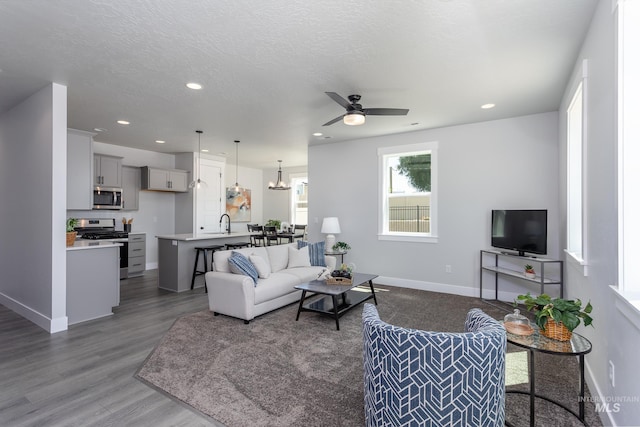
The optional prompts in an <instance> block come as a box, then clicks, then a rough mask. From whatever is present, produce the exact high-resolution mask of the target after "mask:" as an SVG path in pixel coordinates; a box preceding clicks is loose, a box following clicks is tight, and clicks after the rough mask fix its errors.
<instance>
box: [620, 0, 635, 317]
mask: <svg viewBox="0 0 640 427" xmlns="http://www.w3.org/2000/svg"><path fill="white" fill-rule="evenodd" d="M617 13H618V19H617V23H618V40H617V55H618V58H617V64H618V84H617V97H618V100H617V101H618V105H617V107H618V117H617V120H618V122H617V165H618V171H617V172H618V176H617V187H618V230H617V231H618V280H617V289H615V290H616V291H617V293H618V294H620V296H621V297H623V299H624V300H625V301H626V302H628V304H630V305H631V306H632V307H634V308H635V310H636V313H635V321H636V325H638V323H639V320H640V314H639V313H640V272H638V270H637V268H636V267H635V262H637V261H636V260H637V257H638V256H640V248H639V247H638V246H637V244H635V241H636V240H637V239H638V238H639V237H640V224H638V220H637V218H638V215H640V196H638V193H637V190H636V189H634V185H633V184H636V183H638V182H640V170H639V169H638V167H637V162H638V160H640V147H638V144H637V138H638V137H640V124H639V123H638V120H637V112H638V111H640V84H639V83H638V81H637V77H636V76H637V75H638V72H640V54H638V53H637V47H635V46H634V41H635V40H636V39H637V35H638V32H640V29H638V27H637V25H635V22H637V19H638V17H640V6H639V3H638V2H632V1H618V2H617ZM632 23H633V25H632ZM625 24H629V25H625ZM630 53H631V55H630Z"/></svg>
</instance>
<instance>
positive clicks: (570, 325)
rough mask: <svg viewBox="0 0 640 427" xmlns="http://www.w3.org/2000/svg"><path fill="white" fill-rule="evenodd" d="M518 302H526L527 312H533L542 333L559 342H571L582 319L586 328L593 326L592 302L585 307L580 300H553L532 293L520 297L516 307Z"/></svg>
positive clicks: (543, 295) (547, 296)
mask: <svg viewBox="0 0 640 427" xmlns="http://www.w3.org/2000/svg"><path fill="white" fill-rule="evenodd" d="M518 301H522V302H524V305H525V306H526V307H527V310H529V311H532V310H533V312H534V314H535V318H536V325H538V327H539V328H540V331H541V333H542V334H543V335H544V336H546V337H549V338H551V339H555V340H558V341H568V340H570V339H571V333H572V332H573V330H574V329H575V328H577V327H578V325H579V324H580V319H582V322H583V323H584V325H585V326H589V325H592V322H593V319H592V318H591V316H590V315H589V314H590V313H591V310H592V309H593V307H592V306H591V302H588V303H587V305H586V306H584V307H583V306H582V302H581V301H580V300H579V299H575V300H566V299H562V298H553V299H552V298H551V297H550V296H549V295H547V294H542V295H540V296H537V297H533V296H531V293H527V294H526V295H518V298H517V300H516V301H515V304H516V305H517V303H518ZM592 326H593V325H592Z"/></svg>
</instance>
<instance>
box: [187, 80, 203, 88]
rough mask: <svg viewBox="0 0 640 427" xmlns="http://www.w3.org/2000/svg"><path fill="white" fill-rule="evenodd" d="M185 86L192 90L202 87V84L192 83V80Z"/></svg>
mask: <svg viewBox="0 0 640 427" xmlns="http://www.w3.org/2000/svg"><path fill="white" fill-rule="evenodd" d="M187 87H188V88H189V89H193V90H200V89H202V85H201V84H199V83H193V82H191V83H187Z"/></svg>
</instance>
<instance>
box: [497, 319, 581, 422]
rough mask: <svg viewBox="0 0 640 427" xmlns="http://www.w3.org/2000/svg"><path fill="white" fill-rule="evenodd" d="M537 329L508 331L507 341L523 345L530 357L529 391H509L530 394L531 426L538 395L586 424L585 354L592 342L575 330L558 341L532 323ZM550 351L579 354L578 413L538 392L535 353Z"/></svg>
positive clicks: (555, 353) (567, 354)
mask: <svg viewBox="0 0 640 427" xmlns="http://www.w3.org/2000/svg"><path fill="white" fill-rule="evenodd" d="M532 326H533V328H534V329H535V332H534V333H533V334H532V335H528V336H524V335H515V334H512V333H509V332H507V342H509V343H511V344H513V345H516V346H518V347H522V348H524V349H526V350H527V351H528V354H529V357H528V358H527V359H528V365H529V372H530V374H529V392H526V391H520V390H511V391H507V393H518V394H528V395H529V425H531V427H533V426H535V421H536V414H535V402H536V397H537V398H539V399H544V400H546V401H547V402H551V403H553V404H554V405H557V406H559V407H561V408H563V409H564V410H566V411H567V412H569V413H571V414H573V415H574V416H575V417H576V418H578V419H579V420H580V421H581V422H582V424H584V355H585V354H587V353H589V352H591V342H590V341H589V340H588V339H586V338H585V337H583V336H582V335H578V334H576V333H575V332H574V333H573V334H572V335H571V339H570V340H569V341H556V340H552V339H550V338H547V337H545V336H544V335H542V334H541V333H540V330H539V328H538V327H537V326H535V325H532ZM537 352H540V353H548V354H554V355H557V356H578V359H579V363H580V399H579V405H580V406H579V410H578V412H577V413H576V412H575V411H573V410H572V409H570V408H568V407H567V406H565V405H563V404H561V403H560V402H557V401H555V400H553V399H550V398H548V397H546V396H542V395H540V394H536V371H535V363H534V355H535V353H537ZM505 424H506V425H508V426H510V425H511V424H510V423H508V422H506V421H505Z"/></svg>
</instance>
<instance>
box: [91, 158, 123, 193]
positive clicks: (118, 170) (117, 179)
mask: <svg viewBox="0 0 640 427" xmlns="http://www.w3.org/2000/svg"><path fill="white" fill-rule="evenodd" d="M93 177H94V180H93V185H99V186H102V187H116V188H121V187H122V157H116V156H107V155H105V154H95V155H94V156H93Z"/></svg>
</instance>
